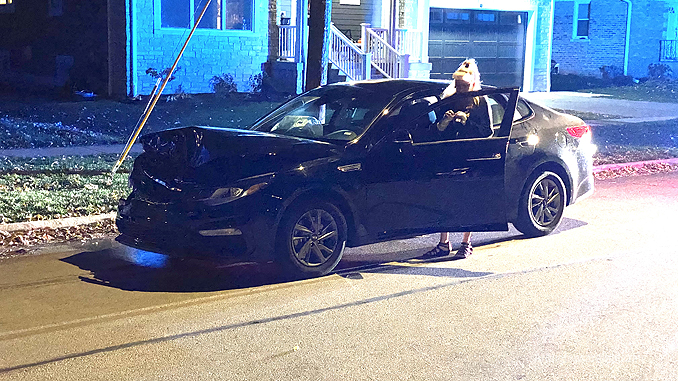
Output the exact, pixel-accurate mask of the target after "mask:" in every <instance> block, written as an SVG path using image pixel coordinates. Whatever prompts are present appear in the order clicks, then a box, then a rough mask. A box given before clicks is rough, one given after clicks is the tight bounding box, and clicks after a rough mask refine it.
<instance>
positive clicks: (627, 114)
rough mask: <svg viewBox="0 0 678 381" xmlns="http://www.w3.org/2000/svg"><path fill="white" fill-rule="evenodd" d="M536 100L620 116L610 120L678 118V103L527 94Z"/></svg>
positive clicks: (558, 93) (560, 93)
mask: <svg viewBox="0 0 678 381" xmlns="http://www.w3.org/2000/svg"><path fill="white" fill-rule="evenodd" d="M522 96H523V97H525V98H526V99H528V100H531V101H533V102H535V103H538V104H541V105H544V106H548V107H551V108H557V109H561V110H574V111H580V112H592V113H596V114H607V115H618V116H620V117H621V118H615V119H605V121H606V122H625V123H641V122H656V121H663V120H670V119H675V118H678V103H659V102H646V101H629V100H625V99H614V98H611V97H609V96H607V95H602V94H592V93H578V92H571V91H552V92H533V93H523V94H522Z"/></svg>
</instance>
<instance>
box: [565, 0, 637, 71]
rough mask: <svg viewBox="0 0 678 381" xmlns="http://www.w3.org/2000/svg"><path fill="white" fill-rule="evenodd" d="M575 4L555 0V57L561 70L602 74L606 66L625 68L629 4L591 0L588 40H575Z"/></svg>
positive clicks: (609, 0)
mask: <svg viewBox="0 0 678 381" xmlns="http://www.w3.org/2000/svg"><path fill="white" fill-rule="evenodd" d="M634 6H635V2H634ZM574 7H575V2H574V1H556V2H555V12H554V17H553V54H552V58H553V59H554V60H555V61H556V62H558V65H559V67H560V73H561V74H582V75H591V76H600V75H601V74H600V67H601V66H604V65H607V66H616V67H619V68H622V69H623V67H624V47H625V40H626V3H624V2H622V1H620V0H592V1H591V16H590V17H591V18H590V20H591V21H590V24H589V38H588V39H573V36H572V33H573V31H572V23H573V17H574ZM632 30H633V28H632Z"/></svg>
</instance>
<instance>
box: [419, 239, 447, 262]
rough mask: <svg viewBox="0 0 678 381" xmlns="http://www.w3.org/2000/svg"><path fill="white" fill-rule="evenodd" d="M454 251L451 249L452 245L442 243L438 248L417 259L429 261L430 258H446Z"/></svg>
mask: <svg viewBox="0 0 678 381" xmlns="http://www.w3.org/2000/svg"><path fill="white" fill-rule="evenodd" d="M451 251H452V250H451V249H450V244H449V242H448V243H442V242H440V243H439V244H438V245H436V247H434V248H433V249H431V250H429V251H427V252H426V253H424V254H423V255H421V256H419V257H417V258H420V259H428V258H437V257H444V256H446V255H450V252H451Z"/></svg>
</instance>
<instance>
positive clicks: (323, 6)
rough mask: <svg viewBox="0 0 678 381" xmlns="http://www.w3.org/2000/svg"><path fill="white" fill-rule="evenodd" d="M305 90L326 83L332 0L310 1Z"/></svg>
mask: <svg viewBox="0 0 678 381" xmlns="http://www.w3.org/2000/svg"><path fill="white" fill-rule="evenodd" d="M309 3H310V17H309V20H308V56H307V57H308V58H307V61H306V62H307V66H306V90H307V91H308V90H311V89H314V88H316V87H318V86H320V85H324V84H326V83H327V66H328V64H329V45H330V44H329V42H330V21H331V18H332V16H331V13H332V0H310V1H309Z"/></svg>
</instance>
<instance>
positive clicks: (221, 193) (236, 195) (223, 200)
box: [204, 182, 268, 206]
mask: <svg viewBox="0 0 678 381" xmlns="http://www.w3.org/2000/svg"><path fill="white" fill-rule="evenodd" d="M267 186H268V183H267V182H263V183H257V184H254V185H252V186H250V187H249V188H247V189H243V188H238V187H225V188H219V189H217V190H215V191H214V193H212V195H211V196H210V197H209V198H206V199H205V200H204V201H205V203H206V204H207V205H210V206H217V205H223V204H227V203H229V202H232V201H235V200H237V199H240V198H243V197H246V196H249V195H251V194H253V193H256V192H258V191H260V190H261V189H264V188H266V187H267Z"/></svg>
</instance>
